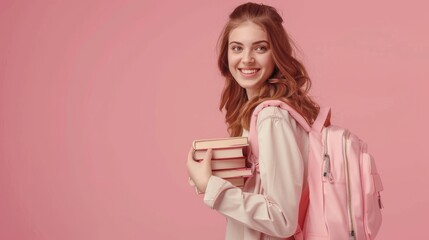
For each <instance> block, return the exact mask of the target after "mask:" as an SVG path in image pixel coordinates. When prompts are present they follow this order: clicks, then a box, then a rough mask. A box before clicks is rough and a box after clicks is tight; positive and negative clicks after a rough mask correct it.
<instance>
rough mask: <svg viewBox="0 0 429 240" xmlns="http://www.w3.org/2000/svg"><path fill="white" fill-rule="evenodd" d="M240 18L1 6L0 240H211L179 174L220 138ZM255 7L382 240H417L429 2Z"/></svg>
mask: <svg viewBox="0 0 429 240" xmlns="http://www.w3.org/2000/svg"><path fill="white" fill-rule="evenodd" d="M241 3H244V2H243V1H226V0H225V1H197V0H194V1H190V0H188V1H173V0H171V1H140V0H131V1H99V0H85V1H60V0H58V1H56V0H50V1H48V0H46V1H5V0H3V1H1V2H0V239H11V240H12V239H13V240H21V239H22V240H24V239H25V240H27V239H34V240H51V239H52V240H57V239H61V240H77V239H79V240H87V239H88V240H95V239H100V240H101V239H102V240H114V239H122V240H131V239H179V240H181V239H184V240H189V239H209V240H215V239H223V238H224V232H225V218H224V217H223V216H221V215H220V214H218V213H217V212H215V211H213V210H210V209H209V208H208V207H206V206H205V205H204V204H203V199H202V196H197V195H195V193H194V189H193V188H191V187H189V186H188V183H187V172H186V167H185V161H186V157H187V153H188V150H189V148H190V146H191V142H192V140H194V139H199V138H211V137H225V136H227V132H226V125H225V123H224V115H223V113H222V112H220V111H219V110H218V105H219V99H220V94H221V90H222V88H223V78H222V77H221V76H220V74H219V71H218V69H217V65H216V61H217V54H216V42H217V39H218V36H219V34H220V32H221V29H222V27H223V25H224V23H225V22H226V20H227V18H228V14H229V13H230V12H231V11H232V10H233V9H234V8H235V7H236V6H237V5H239V4H241ZM264 3H266V4H269V5H272V6H274V7H276V8H277V9H278V10H279V12H280V13H281V15H282V16H283V18H284V20H285V22H284V26H285V28H286V29H287V31H288V32H289V33H290V35H291V36H292V38H293V39H294V40H295V42H296V43H297V45H298V48H299V51H298V52H297V56H298V58H299V59H301V60H302V62H303V63H304V65H305V66H306V67H307V69H308V71H309V74H310V77H311V79H312V82H313V88H312V91H311V94H312V96H314V98H315V99H316V100H317V101H318V102H319V103H320V104H321V105H322V106H331V107H332V109H333V120H332V122H333V123H334V124H337V125H341V126H346V127H348V128H350V130H351V131H353V132H354V133H356V134H357V135H358V136H360V137H361V138H362V139H363V140H365V141H366V142H368V145H369V151H370V152H371V153H372V154H373V155H374V156H375V158H376V161H377V164H378V168H379V172H380V174H381V176H382V180H383V183H384V187H385V191H384V192H382V197H383V203H384V207H385V208H384V209H383V218H384V221H383V226H382V229H381V231H380V233H379V238H378V239H427V238H428V237H429V233H428V231H427V230H426V225H427V216H428V207H427V204H428V202H429V190H428V187H427V181H428V180H427V179H428V178H427V172H428V171H427V168H428V167H429V158H428V156H429V154H428V150H427V147H425V145H427V134H428V133H429V131H428V127H427V124H428V122H429V118H428V113H427V112H428V110H427V109H428V107H427V104H428V100H429V99H428V97H427V92H428V90H429V89H428V84H427V81H428V75H429V66H428V62H429V33H428V29H429V28H428V25H429V14H428V13H429V12H428V11H427V9H428V7H429V6H428V3H427V1H388V0H382V1H357V2H356V1H355V2H348V1H338V0H336V1H311V2H310V1H305V2H301V1H299V2H298V1H264Z"/></svg>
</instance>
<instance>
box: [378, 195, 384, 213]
mask: <svg viewBox="0 0 429 240" xmlns="http://www.w3.org/2000/svg"><path fill="white" fill-rule="evenodd" d="M378 206H379V207H380V209H383V208H384V206H383V204H382V203H381V195H380V192H378Z"/></svg>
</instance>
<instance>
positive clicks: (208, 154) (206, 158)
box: [204, 148, 213, 162]
mask: <svg viewBox="0 0 429 240" xmlns="http://www.w3.org/2000/svg"><path fill="white" fill-rule="evenodd" d="M212 157H213V150H212V149H211V148H209V149H207V152H206V155H205V156H204V162H210V161H211V160H212Z"/></svg>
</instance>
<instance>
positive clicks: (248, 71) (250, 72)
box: [241, 69, 258, 74]
mask: <svg viewBox="0 0 429 240" xmlns="http://www.w3.org/2000/svg"><path fill="white" fill-rule="evenodd" d="M257 71H258V70H256V69H241V72H242V73H244V74H252V73H255V72H257Z"/></svg>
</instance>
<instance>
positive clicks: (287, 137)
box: [187, 3, 319, 240]
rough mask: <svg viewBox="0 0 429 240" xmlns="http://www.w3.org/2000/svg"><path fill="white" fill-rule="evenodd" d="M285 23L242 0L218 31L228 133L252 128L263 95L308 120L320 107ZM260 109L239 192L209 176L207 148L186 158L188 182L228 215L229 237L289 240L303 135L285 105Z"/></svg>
mask: <svg viewBox="0 0 429 240" xmlns="http://www.w3.org/2000/svg"><path fill="white" fill-rule="evenodd" d="M282 22H283V19H282V18H281V16H280V15H279V14H278V13H277V11H276V9H274V8H273V7H270V6H266V5H263V4H255V3H246V4H243V5H240V6H238V7H237V8H236V9H235V10H234V11H233V12H232V13H231V14H230V16H229V21H228V22H227V24H226V26H225V28H224V30H223V32H222V34H221V36H220V39H219V46H220V48H219V58H218V65H219V69H220V71H221V73H222V75H223V76H224V77H225V87H224V90H223V92H222V98H221V103H220V110H225V112H226V116H225V120H226V123H227V124H228V130H229V134H230V136H231V137H236V136H248V135H250V134H252V133H254V132H252V131H250V132H249V130H250V119H251V116H252V113H253V112H254V111H255V109H256V108H257V106H259V105H260V104H261V103H264V102H266V101H267V100H281V101H283V102H284V103H286V104H288V105H289V106H291V107H292V108H293V109H295V110H296V112H297V114H299V115H302V117H301V116H300V117H301V119H305V120H302V121H304V122H305V121H306V122H308V123H309V124H311V123H313V122H314V120H315V118H316V116H317V114H318V112H319V106H318V105H317V104H316V103H315V102H313V100H312V99H311V98H310V97H309V95H308V91H309V89H310V85H311V82H310V78H309V77H308V74H307V72H306V70H305V68H304V66H303V65H302V64H301V63H300V62H299V61H298V60H297V59H295V57H294V56H293V48H292V46H291V43H290V40H289V38H288V35H287V34H286V31H285V30H284V28H283V26H282ZM259 110H260V109H259ZM258 113H259V114H258V115H257V120H256V129H257V131H256V133H257V143H256V142H252V141H253V140H252V139H254V138H250V146H251V151H250V154H249V156H248V159H247V161H248V162H247V164H248V165H251V166H252V169H253V171H252V176H251V177H250V178H248V179H247V180H246V183H245V185H244V187H243V189H241V188H239V187H236V186H234V185H232V184H231V183H230V182H228V181H226V180H225V179H222V178H219V177H216V176H213V175H212V171H211V158H212V151H211V150H209V151H207V154H206V157H205V158H204V159H203V160H202V161H200V162H196V161H194V160H193V159H192V154H191V153H192V148H191V150H190V155H189V158H188V161H187V167H188V172H189V176H190V178H191V180H192V181H191V184H194V185H195V186H196V188H197V190H198V191H199V192H202V193H205V195H204V202H205V203H206V204H207V205H208V206H209V207H210V208H213V209H215V210H217V211H218V212H219V213H221V214H222V215H224V216H226V217H227V220H228V226H227V232H226V239H231V240H232V239H233V240H240V239H246V240H253V239H255V240H256V239H280V238H281V239H284V238H289V237H290V239H294V235H295V234H296V233H299V232H300V231H299V230H300V226H302V225H301V224H302V222H300V223H299V212H300V211H299V207H300V199H301V195H302V194H303V193H304V192H305V190H306V189H307V181H306V175H307V173H306V169H307V159H308V134H307V132H306V131H305V130H304V129H303V127H301V126H300V125H299V124H297V122H296V121H295V120H294V118H292V117H291V116H290V115H289V112H288V111H287V110H284V109H281V108H279V107H275V106H273V107H266V108H264V109H262V110H260V111H259V112H258ZM253 126H254V125H253ZM254 127H255V126H254ZM251 136H254V135H251ZM255 146H259V151H258V153H256V152H257V151H256V150H255V149H256V147H255ZM252 147H255V149H253V148H252ZM254 153H255V154H254ZM301 220H302V219H301Z"/></svg>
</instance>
